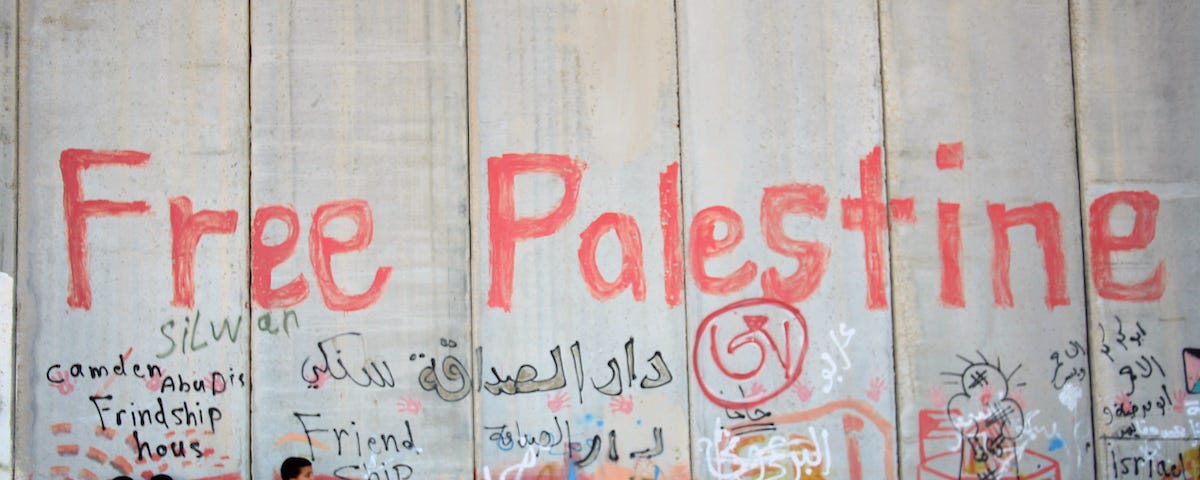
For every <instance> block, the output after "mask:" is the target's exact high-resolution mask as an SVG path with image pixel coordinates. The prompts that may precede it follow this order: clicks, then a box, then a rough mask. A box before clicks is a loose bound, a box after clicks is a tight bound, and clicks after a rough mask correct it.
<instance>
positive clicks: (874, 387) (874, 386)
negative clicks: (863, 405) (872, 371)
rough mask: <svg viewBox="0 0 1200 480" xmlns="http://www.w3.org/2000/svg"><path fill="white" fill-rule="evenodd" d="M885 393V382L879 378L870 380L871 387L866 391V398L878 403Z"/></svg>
mask: <svg viewBox="0 0 1200 480" xmlns="http://www.w3.org/2000/svg"><path fill="white" fill-rule="evenodd" d="M885 391H887V382H885V381H884V380H883V379H882V378H879V377H875V378H872V379H871V387H870V388H868V389H867V398H870V399H871V401H872V402H878V401H879V397H881V396H883V392H885Z"/></svg>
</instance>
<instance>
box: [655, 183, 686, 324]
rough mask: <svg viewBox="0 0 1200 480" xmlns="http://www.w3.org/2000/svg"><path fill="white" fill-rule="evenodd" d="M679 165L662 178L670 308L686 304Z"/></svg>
mask: <svg viewBox="0 0 1200 480" xmlns="http://www.w3.org/2000/svg"><path fill="white" fill-rule="evenodd" d="M680 210H681V208H680V205H679V163H678V162H676V163H672V164H670V165H667V169H666V170H665V171H663V172H662V173H661V174H659V176H658V218H659V223H660V224H661V225H662V231H663V277H664V278H663V287H664V288H665V290H666V300H667V305H670V306H672V307H674V306H676V305H679V304H680V303H681V302H683V251H682V250H683V231H682V229H681V228H680V226H679V212H680Z"/></svg>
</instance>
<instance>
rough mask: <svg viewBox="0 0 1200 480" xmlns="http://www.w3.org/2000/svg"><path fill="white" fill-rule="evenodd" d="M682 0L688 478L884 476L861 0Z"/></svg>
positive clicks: (876, 226) (872, 121) (880, 293)
mask: <svg viewBox="0 0 1200 480" xmlns="http://www.w3.org/2000/svg"><path fill="white" fill-rule="evenodd" d="M680 7H681V8H680V12H679V20H678V21H679V32H680V35H679V45H680V47H679V48H680V62H679V63H680V79H681V82H680V85H681V89H680V92H681V100H680V103H681V111H682V119H681V124H682V132H681V134H682V145H683V161H682V176H683V198H684V202H683V212H684V218H685V219H686V220H685V221H684V222H683V225H684V231H685V243H686V245H687V250H686V251H687V254H688V256H687V257H686V263H685V264H686V265H687V273H688V276H687V306H688V333H689V339H688V340H689V346H690V347H691V348H692V349H693V352H692V354H693V361H694V365H693V368H694V371H693V375H692V377H691V378H690V380H693V381H694V382H695V383H694V384H693V388H692V390H691V391H692V395H691V425H692V433H693V437H692V452H693V453H692V462H693V468H694V469H695V473H696V475H697V477H698V478H731V477H736V476H738V475H741V474H748V473H753V472H758V473H766V472H768V471H770V472H775V471H776V470H775V469H776V468H783V470H782V472H779V473H781V474H783V475H785V476H786V477H787V478H799V477H805V478H809V476H820V477H821V478H880V479H882V478H894V476H895V474H896V466H895V460H896V449H895V432H894V426H893V423H892V418H893V416H894V411H895V405H894V402H893V398H894V397H893V395H892V383H893V380H892V366H891V364H892V352H891V349H890V347H889V346H890V344H891V338H892V333H891V319H890V314H889V310H888V283H887V278H888V277H887V263H888V260H887V255H888V254H887V244H886V229H887V218H886V210H885V209H886V206H885V205H884V204H883V203H882V202H883V201H884V200H885V197H884V191H883V171H882V162H883V159H882V156H881V152H880V145H881V143H882V140H883V138H882V130H881V129H882V126H883V123H882V118H881V112H882V105H881V97H880V92H879V81H880V79H879V40H878V37H877V36H876V32H877V29H876V18H877V15H876V11H875V2H869V1H852V2H809V3H803V4H801V3H795V2H760V3H757V4H754V5H753V6H750V5H743V4H732V3H722V2H688V3H682V4H681V5H680ZM864 225H865V226H864ZM763 319H765V320H766V322H765V323H763V324H762V325H761V326H756V325H757V324H758V323H761V322H762V320H763ZM756 350H757V352H756ZM781 447H783V449H782V450H779V449H780V448H781ZM767 452H769V453H767ZM775 456H778V458H776V459H774V460H771V459H772V458H775ZM772 474H774V473H772Z"/></svg>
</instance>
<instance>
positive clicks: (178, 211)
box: [170, 197, 238, 308]
mask: <svg viewBox="0 0 1200 480" xmlns="http://www.w3.org/2000/svg"><path fill="white" fill-rule="evenodd" d="M170 204H171V273H172V274H173V276H174V278H175V289H174V291H175V294H174V297H173V298H172V299H171V305H174V306H176V307H187V308H191V307H193V306H194V305H195V304H196V284H195V280H194V276H195V270H196V247H197V245H199V243H200V237H202V236H204V235H208V234H216V233H220V234H225V235H228V234H231V233H233V232H234V230H237V216H238V215H237V211H236V210H222V211H216V210H201V211H199V212H196V213H192V201H191V199H189V198H187V197H175V198H172V199H171V200H170Z"/></svg>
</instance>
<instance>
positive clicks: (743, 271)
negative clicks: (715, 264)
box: [688, 206, 758, 295]
mask: <svg viewBox="0 0 1200 480" xmlns="http://www.w3.org/2000/svg"><path fill="white" fill-rule="evenodd" d="M718 223H720V224H723V225H725V236H723V237H721V238H720V239H718V238H716V226H717V224H718ZM743 236H745V234H744V233H743V232H742V216H741V215H738V214H737V212H735V211H733V209H731V208H729V207H721V206H717V207H708V208H706V209H704V210H701V211H700V213H697V214H696V217H695V218H693V219H692V228H691V230H689V231H688V237H689V238H688V252H689V254H688V259H689V267H690V271H691V272H692V279H693V280H695V281H696V286H697V287H698V288H699V289H700V291H702V292H704V293H709V294H713V295H728V294H730V293H734V292H736V291H738V290H741V289H743V288H746V285H749V284H750V282H753V281H754V276H755V274H757V273H758V265H756V264H755V263H754V262H752V261H749V260H747V261H746V262H745V263H743V264H742V266H740V267H738V268H737V270H734V271H733V273H730V274H729V275H726V276H724V277H714V276H712V275H709V274H708V268H707V267H706V266H705V261H707V260H708V259H710V258H716V257H719V256H721V255H724V254H726V253H728V252H729V251H731V250H733V249H734V248H735V247H737V245H738V244H739V243H741V242H742V237H743Z"/></svg>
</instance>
